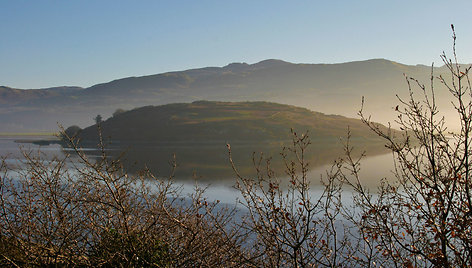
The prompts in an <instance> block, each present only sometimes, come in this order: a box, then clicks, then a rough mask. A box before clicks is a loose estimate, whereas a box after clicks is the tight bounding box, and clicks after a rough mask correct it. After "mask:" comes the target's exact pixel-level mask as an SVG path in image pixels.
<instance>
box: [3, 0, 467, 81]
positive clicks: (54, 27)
mask: <svg viewBox="0 0 472 268" xmlns="http://www.w3.org/2000/svg"><path fill="white" fill-rule="evenodd" d="M453 3H454V5H453V4H452V2H451V3H449V2H448V1H439V0H428V1H426V0H425V1H414V0H409V1H403V0H395V1H393V0H391V1H382V0H372V1H354V0H353V1H341V0H333V1H274V0H272V1H258V0H247V1H246V0H240V1H223V0H216V1H205V0H199V1H195V0H189V1H179V0H174V1H146V0H139V1H131V0H129V1H121V0H99V1H97V0H90V1H85V0H82V1H78V0H77V1H59V0H58V1H40V0H37V1H27V0H14V1H7V0H0V12H1V15H0V36H1V39H0V61H1V63H0V85H6V86H10V87H17V88H39V87H50V86H60V85H77V86H83V87H88V86H91V85H93V84H96V83H101V82H107V81H110V80H113V79H118V78H123V77H127V76H141V75H148V74H155V73H161V72H166V71H176V70H185V69H189V68H197V67H206V66H224V65H227V64H228V63H231V62H247V63H255V62H258V61H261V60H264V59H269V58H275V59H282V60H285V61H290V62H295V63H337V62H347V61H355V60H365V59H372V58H386V59H390V60H394V61H398V62H401V63H405V64H426V65H430V64H431V62H433V61H434V62H435V63H436V65H441V64H440V59H439V54H441V52H442V51H443V50H445V51H446V52H449V51H450V48H451V38H450V37H451V31H450V24H451V23H454V24H455V26H456V32H457V35H458V40H457V43H458V46H457V48H458V53H459V59H460V61H462V62H472V50H471V49H470V48H472V27H470V25H471V22H470V12H471V10H472V1H454V2H453Z"/></svg>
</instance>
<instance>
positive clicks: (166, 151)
mask: <svg viewBox="0 0 472 268" xmlns="http://www.w3.org/2000/svg"><path fill="white" fill-rule="evenodd" d="M21 138H22V139H24V138H25V137H21ZM27 138H28V139H30V140H34V139H44V136H40V137H27ZM15 140H18V137H6V136H3V137H0V155H2V156H7V163H15V164H20V165H21V163H20V162H18V159H21V156H22V153H21V150H24V151H28V152H33V153H39V152H41V156H42V157H43V158H45V159H52V158H53V157H54V156H57V157H62V156H64V155H65V154H69V153H72V152H71V150H70V149H67V148H66V149H63V148H62V147H61V146H60V145H57V144H52V145H44V146H39V145H34V144H31V143H20V144H19V143H16V142H15ZM231 147H232V153H233V159H234V162H235V164H236V165H237V167H238V170H239V171H240V173H242V174H243V175H244V176H249V177H250V176H255V171H254V166H253V161H252V155H253V152H256V155H259V152H264V157H272V160H271V166H272V168H273V169H274V170H275V172H276V174H277V177H278V178H280V179H281V180H283V179H284V177H285V176H286V175H284V172H283V167H284V165H283V161H282V157H281V156H280V151H281V145H276V146H274V145H271V146H268V145H261V144H232V146H231ZM375 148H377V149H375ZM375 148H374V149H373V148H364V149H366V150H367V157H365V158H364V159H363V161H362V162H361V180H362V182H363V183H364V184H366V185H368V186H369V187H375V186H377V185H378V184H379V182H380V179H382V178H392V173H391V170H392V168H393V158H392V155H391V154H389V153H387V154H386V153H385V151H383V152H382V151H379V150H378V146H377V147H375ZM20 149H21V150H20ZM369 149H370V150H369ZM84 151H85V153H86V154H87V155H88V156H89V157H91V158H93V157H97V156H100V152H99V151H98V150H96V149H90V148H88V149H85V150H84ZM121 151H122V148H117V147H115V148H113V147H111V148H110V150H109V151H107V153H109V154H110V155H112V156H115V157H116V156H118V155H119V153H120V152H121ZM125 152H126V154H125V157H124V161H125V163H126V166H127V168H128V169H129V170H130V171H131V172H133V171H135V170H138V169H141V168H142V167H143V166H144V165H146V166H147V167H149V168H150V169H151V171H153V172H154V173H155V174H157V175H158V176H161V177H166V176H168V175H169V174H170V170H171V165H170V164H169V161H170V160H171V159H172V156H173V154H174V153H175V155H176V160H177V163H178V167H177V170H176V179H177V181H178V182H183V191H184V192H185V193H191V192H192V191H193V189H194V182H195V181H198V184H199V185H200V186H202V187H208V188H207V196H208V197H209V198H210V199H214V200H216V199H218V200H221V201H223V202H225V203H234V200H235V199H236V198H237V197H239V193H238V192H237V191H236V190H235V189H234V188H233V186H234V184H235V176H234V172H233V170H232V169H231V167H230V164H229V161H228V152H227V149H226V144H205V145H203V144H200V145H193V146H185V145H182V144H181V145H180V146H162V145H157V144H142V145H141V146H136V147H134V148H133V147H128V148H126V149H125ZM342 153H343V151H342V147H341V146H340V145H339V146H338V147H336V148H335V147H333V146H329V147H327V146H326V145H325V144H313V145H311V147H310V148H309V150H308V152H307V161H308V162H309V163H310V172H309V179H310V182H311V186H312V187H311V190H312V192H313V195H314V196H318V195H319V194H321V189H322V188H321V187H320V179H321V177H322V176H323V177H325V176H326V171H327V170H329V169H330V168H331V165H332V163H333V161H334V160H335V159H336V158H338V157H339V156H341V155H342ZM72 159H73V158H72Z"/></svg>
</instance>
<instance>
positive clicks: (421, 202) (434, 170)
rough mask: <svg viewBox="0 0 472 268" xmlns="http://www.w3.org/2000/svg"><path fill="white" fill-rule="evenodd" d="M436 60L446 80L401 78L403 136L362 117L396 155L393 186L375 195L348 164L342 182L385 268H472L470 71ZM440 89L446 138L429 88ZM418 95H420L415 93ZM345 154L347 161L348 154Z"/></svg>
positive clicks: (452, 62)
mask: <svg viewBox="0 0 472 268" xmlns="http://www.w3.org/2000/svg"><path fill="white" fill-rule="evenodd" d="M452 31H453V41H454V45H453V57H452V59H450V58H448V57H447V56H446V54H445V53H443V54H442V56H441V58H442V60H443V62H444V64H445V66H446V67H447V68H448V70H449V71H450V77H447V78H446V77H443V76H439V77H434V74H433V72H432V73H431V84H430V86H429V87H426V86H424V85H422V84H421V83H420V82H419V81H417V80H416V79H414V78H410V77H406V81H407V85H408V90H409V98H408V99H401V98H399V101H400V104H399V106H398V107H397V109H396V111H397V112H398V120H397V121H396V123H398V124H399V125H400V129H402V130H403V134H402V135H401V136H398V135H397V136H395V134H394V133H393V132H389V131H382V130H381V129H379V127H378V125H377V124H375V123H373V122H372V121H371V120H370V118H367V117H365V116H364V114H363V113H362V110H361V112H360V115H361V118H362V120H363V121H364V122H365V124H366V125H367V126H369V127H370V128H371V129H372V130H373V131H374V132H376V133H377V134H378V135H380V136H381V137H382V138H384V139H385V141H386V142H387V143H388V148H389V149H390V150H391V152H392V153H393V155H394V159H395V169H394V175H395V179H394V181H390V180H385V181H383V182H382V184H381V186H380V187H379V189H378V191H377V192H376V193H371V192H369V189H367V188H365V187H364V186H363V185H362V183H361V182H360V177H359V163H358V162H357V160H354V159H352V158H349V157H348V158H347V161H346V163H347V166H349V167H351V168H350V172H349V173H345V174H344V175H343V177H344V181H345V182H346V183H347V184H349V185H351V186H352V187H353V189H354V191H355V192H356V193H357V194H356V196H355V199H354V200H355V205H356V207H357V209H358V210H359V211H360V214H359V215H358V217H357V218H356V217H353V219H354V220H353V222H357V225H358V227H359V230H360V232H361V233H363V234H365V237H364V239H365V240H366V241H368V242H369V244H370V245H371V248H375V252H376V253H377V256H378V258H377V260H381V259H383V260H384V261H385V262H386V263H387V264H388V265H389V266H405V267H416V266H426V267H429V266H434V267H470V266H471V265H472V243H471V242H472V234H471V231H472V218H471V217H472V214H471V212H472V200H471V195H472V193H471V187H472V174H471V164H472V163H471V160H472V159H471V157H470V156H471V153H472V152H471V145H470V144H471V138H472V137H471V135H470V133H471V130H472V90H471V84H470V79H469V71H470V68H471V67H470V66H467V67H463V66H462V65H461V64H459V62H458V60H457V57H456V49H455V41H456V35H455V32H454V27H453V26H452ZM437 81H439V82H440V83H442V84H444V85H445V86H446V87H447V88H448V90H449V92H450V94H451V95H452V97H453V98H454V101H453V103H452V105H453V106H454V108H455V111H456V112H457V116H458V118H459V119H460V130H459V131H458V132H456V133H452V132H449V131H448V130H447V128H446V127H445V118H444V117H441V116H440V113H439V109H438V106H437V104H436V99H435V91H434V86H435V83H436V82H437ZM418 93H419V94H418ZM349 153H350V152H349V150H348V155H349Z"/></svg>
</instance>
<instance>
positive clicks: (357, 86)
mask: <svg viewBox="0 0 472 268" xmlns="http://www.w3.org/2000/svg"><path fill="white" fill-rule="evenodd" d="M434 72H435V74H436V75H440V74H444V73H445V69H444V68H435V69H434ZM404 73H405V74H408V75H409V76H413V77H416V78H418V79H419V80H420V81H421V82H423V83H425V84H429V76H430V74H431V67H428V66H422V65H417V66H409V65H403V64H400V63H396V62H392V61H388V60H384V59H373V60H367V61H358V62H348V63H340V64H293V63H289V62H284V61H281V60H265V61H262V62H259V63H255V64H246V63H232V64H229V65H227V66H224V67H207V68H201V69H192V70H187V71H179V72H169V73H163V74H156V75H149V76H142V77H128V78H123V79H118V80H114V81H111V82H108V83H103V84H98V85H94V86H92V87H89V88H85V89H81V88H74V87H73V88H70V87H63V88H56V89H38V90H24V91H23V90H17V89H10V88H6V87H2V88H0V132H8V131H32V130H34V131H38V130H56V129H57V123H58V122H59V123H62V124H63V125H64V126H69V125H71V124H78V125H79V126H81V127H84V126H86V125H88V124H90V123H91V122H93V118H94V117H95V116H96V115H97V114H101V115H102V116H103V117H105V118H106V117H109V116H111V114H112V113H113V112H114V111H115V110H116V109H118V108H122V109H125V110H129V109H133V108H136V107H141V106H145V105H161V104H167V103H175V102H192V101H195V100H201V99H205V100H213V101H272V102H279V103H283V104H291V105H297V106H301V107H305V108H309V109H311V110H316V111H320V112H323V113H326V114H339V115H344V116H348V117H355V116H356V114H357V111H358V110H359V108H360V104H361V98H362V96H365V97H366V104H365V108H366V112H367V113H369V114H373V115H374V118H373V119H374V120H376V121H381V122H387V121H391V120H393V119H394V116H392V115H393V114H394V113H393V109H392V107H394V106H395V105H396V102H397V100H396V96H395V95H396V94H397V93H399V94H400V95H406V93H407V86H406V83H405V80H404V75H403V74H404ZM438 86H439V83H438ZM445 92H446V91H445V90H443V89H441V88H438V89H437V94H438V96H439V97H438V98H437V99H438V100H439V102H440V104H448V103H449V100H448V98H446V97H445V96H446V93H445ZM449 111H450V110H448V112H449Z"/></svg>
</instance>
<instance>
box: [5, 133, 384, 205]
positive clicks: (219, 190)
mask: <svg viewBox="0 0 472 268" xmlns="http://www.w3.org/2000/svg"><path fill="white" fill-rule="evenodd" d="M35 139H44V136H43V137H37V136H28V137H24V136H22V137H15V136H3V137H0V154H1V155H2V156H3V157H5V159H6V163H7V164H9V165H11V166H12V167H17V168H21V165H22V161H24V158H23V155H22V152H30V153H32V154H33V155H40V156H41V157H42V158H43V159H45V160H51V159H53V158H54V157H58V158H61V157H64V156H65V154H69V153H70V154H71V156H72V157H71V161H74V157H73V152H71V151H70V150H67V149H64V148H62V147H61V146H60V145H58V144H51V145H47V146H39V145H35V144H32V143H17V142H15V141H21V140H35ZM84 150H86V151H87V155H88V157H91V158H93V157H97V156H99V155H100V154H99V151H97V150H96V149H92V148H85V149H84ZM110 152H111V151H110ZM340 156H341V155H340ZM166 157H167V156H166ZM221 157H227V155H225V154H224V155H223V156H221ZM247 157H248V158H250V157H251V154H248V155H247ZM320 157H321V158H322V156H320ZM163 159H164V157H163V158H162V160H161V161H164V160H163ZM167 159H169V158H167ZM224 162H225V163H227V169H228V170H229V171H231V167H230V164H229V162H228V161H224ZM332 163H333V161H326V162H325V163H322V164H319V162H318V165H317V163H316V162H315V163H311V162H310V170H309V173H308V179H309V181H310V191H311V193H312V194H311V195H312V198H317V197H319V196H320V195H321V194H322V190H323V186H322V184H321V182H320V181H321V179H322V178H324V179H326V177H327V174H328V173H327V172H329V170H330V169H331V168H332V165H333V164H332ZM164 164H166V165H169V164H168V160H167V162H164ZM247 169H248V170H247V172H245V173H244V176H247V177H249V178H250V177H254V178H256V173H255V170H254V168H253V167H248V168H247ZM392 170H393V157H392V154H391V153H383V154H377V155H373V156H370V155H369V154H367V156H366V157H364V158H363V159H362V161H361V166H360V175H361V176H360V177H361V182H362V183H363V184H364V185H366V186H367V187H370V188H373V189H374V188H376V187H377V186H378V185H379V183H380V180H381V179H383V178H387V179H391V178H393V174H392ZM196 171H197V172H198V169H197V170H196ZM207 171H208V170H207ZM231 172H232V171H231ZM344 172H345V173H346V174H349V172H348V171H347V170H344ZM166 175H167V174H165V173H163V174H160V175H159V177H161V178H166ZM215 177H216V178H219V179H214V180H210V179H209V178H208V177H206V178H201V177H200V178H199V177H198V176H195V177H193V178H192V177H191V176H190V177H189V176H188V175H185V176H183V177H178V173H177V177H176V178H175V182H176V185H181V186H182V188H181V189H182V193H183V194H184V195H190V194H192V193H193V192H194V190H195V186H198V187H200V188H205V189H206V191H205V196H206V197H207V198H208V199H209V200H219V201H221V202H222V203H226V204H230V205H231V204H236V203H237V200H241V196H240V193H239V191H238V190H237V189H235V188H234V186H235V183H236V176H235V175H234V173H230V174H229V175H228V173H226V175H225V177H219V176H215ZM276 178H277V179H280V180H281V181H284V180H286V179H287V176H286V175H285V173H284V172H283V170H279V171H278V172H276ZM346 190H347V191H348V192H347V194H346V196H345V198H347V199H346V200H350V193H349V189H346ZM347 202H349V201H347Z"/></svg>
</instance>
